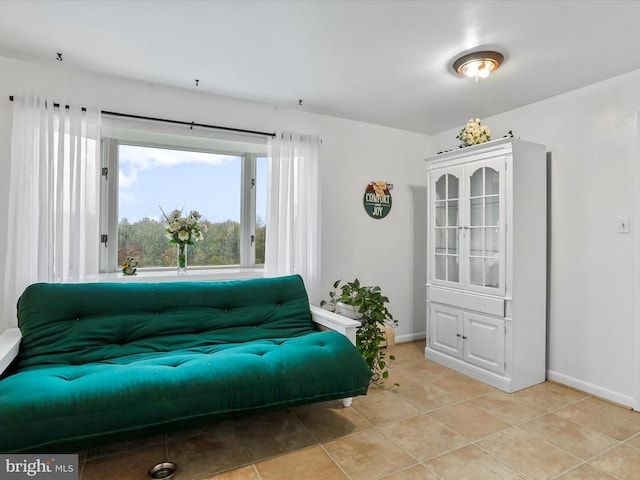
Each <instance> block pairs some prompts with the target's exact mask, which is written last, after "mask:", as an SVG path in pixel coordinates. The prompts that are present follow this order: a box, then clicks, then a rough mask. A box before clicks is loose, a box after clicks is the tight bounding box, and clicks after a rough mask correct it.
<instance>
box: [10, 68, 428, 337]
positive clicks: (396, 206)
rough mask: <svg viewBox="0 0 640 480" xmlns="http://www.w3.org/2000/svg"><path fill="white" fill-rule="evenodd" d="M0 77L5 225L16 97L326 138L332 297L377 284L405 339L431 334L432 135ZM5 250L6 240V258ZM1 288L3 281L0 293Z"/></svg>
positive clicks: (68, 80)
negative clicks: (384, 188) (428, 203)
mask: <svg viewBox="0 0 640 480" xmlns="http://www.w3.org/2000/svg"><path fill="white" fill-rule="evenodd" d="M0 71H1V72H3V73H2V76H1V77H0V224H3V225H4V224H6V218H7V205H8V200H7V189H8V179H9V155H10V139H11V136H10V130H11V111H12V103H11V102H10V101H9V95H19V94H24V93H36V94H41V95H48V96H50V97H52V98H54V99H55V100H56V101H58V102H60V103H63V104H64V103H72V104H74V105H78V104H81V105H98V106H100V108H102V109H103V110H110V111H116V112H123V113H132V114H137V115H147V116H153V117H163V118H170V119H177V120H185V121H194V122H199V123H207V124H213V125H223V126H230V127H237V128H246V129H251V130H263V131H275V130H285V129H286V130H293V131H297V132H301V133H307V134H314V135H318V136H320V137H321V138H322V139H323V144H322V150H321V162H322V165H321V175H322V178H321V184H322V195H323V201H322V228H323V230H322V231H323V233H322V281H323V284H324V285H326V292H327V295H326V298H328V291H329V289H330V287H331V285H332V284H333V282H334V280H336V279H338V278H342V279H344V280H351V279H353V278H355V277H356V276H357V277H359V278H360V280H361V281H363V282H364V283H367V284H376V285H380V286H381V287H382V289H383V292H384V293H385V294H387V295H388V296H389V298H390V305H389V308H390V310H391V312H392V313H393V314H394V316H395V317H397V318H398V320H399V327H398V329H397V332H396V334H397V336H398V338H399V339H406V340H409V339H412V338H414V337H415V336H416V335H417V336H420V334H422V335H423V336H424V331H425V320H424V319H425V302H424V292H425V290H424V284H425V282H426V267H425V264H426V262H425V257H424V245H425V242H426V218H425V213H424V205H425V188H424V179H425V174H424V166H423V158H424V157H425V156H426V154H427V153H428V152H429V151H430V150H431V148H430V142H429V138H428V137H427V136H426V135H420V134H416V133H410V132H404V131H401V130H394V129H390V128H384V127H379V126H375V125H370V124H365V123H360V122H354V121H348V120H342V119H337V118H332V117H327V116H321V115H313V114H308V113H305V112H302V111H299V110H296V109H282V108H275V107H272V106H268V105H263V104H257V103H252V102H246V101H242V100H235V99H229V98H223V97H216V96H212V95H205V94H202V93H200V92H197V89H196V88H195V87H194V88H191V89H190V90H186V89H185V90H179V89H170V88H165V87H160V86H157V85H151V84H143V83H137V82H130V81H126V80H122V79H118V78H113V77H108V76H104V75H96V74H91V73H86V72H78V71H74V70H70V69H66V68H64V67H62V66H58V65H39V64H36V63H31V62H25V61H20V60H14V59H8V58H4V57H0ZM292 101H295V99H292ZM371 180H385V181H388V182H391V183H393V184H394V189H393V190H392V196H393V207H392V210H391V212H390V213H389V215H388V216H387V217H386V218H384V219H382V220H373V219H371V218H370V217H369V216H368V215H367V214H366V212H365V211H364V208H363V206H362V196H363V194H364V189H365V186H366V185H367V183H369V182H370V181H371ZM3 232H4V231H3ZM5 250H6V238H5V237H4V234H2V235H0V252H5ZM4 262H5V258H4V254H0V271H4V269H3V266H4ZM3 281H4V278H3V276H1V275H0V288H2V287H3ZM322 293H324V292H322ZM2 324H4V325H9V324H15V319H2V321H0V330H1V328H2Z"/></svg>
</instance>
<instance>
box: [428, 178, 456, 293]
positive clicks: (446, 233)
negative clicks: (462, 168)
mask: <svg viewBox="0 0 640 480" xmlns="http://www.w3.org/2000/svg"><path fill="white" fill-rule="evenodd" d="M436 177H437V178H435V181H434V183H433V184H432V185H433V195H434V197H433V208H434V215H433V218H434V221H433V239H432V241H433V249H432V252H433V279H434V280H440V281H444V282H455V283H457V282H459V281H460V245H459V238H458V230H459V228H458V227H459V216H460V215H459V209H460V177H459V176H458V175H455V174H454V173H443V174H442V175H440V176H437V175H436Z"/></svg>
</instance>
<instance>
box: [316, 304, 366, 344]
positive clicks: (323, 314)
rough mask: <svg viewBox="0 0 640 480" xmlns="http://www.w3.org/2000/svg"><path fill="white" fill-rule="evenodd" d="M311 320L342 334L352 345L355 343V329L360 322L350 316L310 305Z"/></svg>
mask: <svg viewBox="0 0 640 480" xmlns="http://www.w3.org/2000/svg"><path fill="white" fill-rule="evenodd" d="M310 307H311V317H312V320H313V321H314V322H315V323H317V324H318V325H321V326H322V327H325V328H328V329H329V330H334V331H336V332H338V333H341V334H343V335H344V336H346V337H347V338H348V339H349V340H351V343H353V344H354V345H355V344H356V330H357V328H358V327H359V326H360V322H358V321H357V320H353V319H351V318H347V317H344V316H342V315H338V314H337V313H333V312H330V311H329V310H325V309H324V308H320V307H316V306H315V305H310Z"/></svg>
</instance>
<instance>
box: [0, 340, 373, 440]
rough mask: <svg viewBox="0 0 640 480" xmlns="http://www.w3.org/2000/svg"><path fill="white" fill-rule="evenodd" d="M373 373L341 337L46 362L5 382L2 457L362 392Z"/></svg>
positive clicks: (0, 386) (0, 401) (0, 389)
mask: <svg viewBox="0 0 640 480" xmlns="http://www.w3.org/2000/svg"><path fill="white" fill-rule="evenodd" d="M370 376H371V372H370V371H369V369H368V368H367V366H366V363H365V362H364V360H363V359H362V357H361V356H360V354H359V352H358V351H357V350H356V349H355V348H354V347H353V345H352V344H351V342H349V340H348V339H347V338H346V337H344V336H343V335H341V334H339V333H336V332H312V333H308V334H306V335H302V336H298V337H294V338H280V339H266V340H254V341H251V342H246V343H242V344H235V345H217V346H215V345H212V346H208V347H199V348H193V349H190V348H187V349H184V350H178V351H174V352H169V353H159V352H156V353H155V354H154V353H150V352H148V353H144V354H140V355H129V356H127V357H121V358H112V359H109V360H105V361H101V362H94V363H88V364H85V365H41V366H39V367H37V368H29V369H27V370H26V371H22V372H21V373H20V374H17V375H13V376H9V377H7V378H5V379H4V380H2V382H0V406H1V408H2V416H1V417H0V430H1V431H2V435H1V436H0V451H1V452H5V453H6V452H11V451H22V450H26V451H35V452H43V451H46V452H53V451H67V452H68V451H73V450H74V449H75V450H82V449H86V448H89V447H91V446H93V445H94V444H100V443H102V442H103V441H104V440H103V439H104V438H108V437H109V436H111V438H112V439H118V440H122V439H124V438H127V435H131V434H134V435H133V436H134V437H135V436H139V435H142V434H143V433H145V432H147V434H148V432H153V433H156V432H161V431H166V430H171V429H175V428H181V427H182V426H185V425H187V426H193V425H195V424H204V423H206V422H208V421H209V422H210V421H212V420H216V419H221V418H226V417H229V416H233V415H235V414H250V413H257V412H262V411H266V410H270V409H274V408H284V407H289V406H294V405H300V404H305V403H310V402H316V401H323V400H331V399H337V398H344V397H350V396H355V395H364V394H366V392H367V387H368V384H369V380H370ZM194 422H196V423H194ZM183 423H184V424H185V425H182V424H183Z"/></svg>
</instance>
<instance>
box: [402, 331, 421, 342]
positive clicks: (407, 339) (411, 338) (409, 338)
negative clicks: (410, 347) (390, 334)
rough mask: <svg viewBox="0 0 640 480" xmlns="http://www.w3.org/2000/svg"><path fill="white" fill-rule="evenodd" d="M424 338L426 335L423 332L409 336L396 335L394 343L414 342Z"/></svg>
mask: <svg viewBox="0 0 640 480" xmlns="http://www.w3.org/2000/svg"><path fill="white" fill-rule="evenodd" d="M425 338H427V334H426V333H425V332H422V333H411V334H409V335H396V343H406V342H414V341H416V340H422V339H425Z"/></svg>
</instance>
